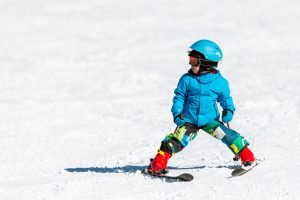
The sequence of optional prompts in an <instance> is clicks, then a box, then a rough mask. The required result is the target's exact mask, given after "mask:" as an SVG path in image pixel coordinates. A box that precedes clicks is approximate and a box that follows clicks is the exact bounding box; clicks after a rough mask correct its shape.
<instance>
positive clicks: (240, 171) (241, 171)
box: [230, 161, 259, 178]
mask: <svg viewBox="0 0 300 200" xmlns="http://www.w3.org/2000/svg"><path fill="white" fill-rule="evenodd" d="M258 164H259V162H258V161H257V162H256V163H255V164H254V165H253V166H251V167H248V168H247V167H243V166H241V168H238V169H234V170H233V171H232V172H231V177H230V178H233V177H237V176H242V175H243V174H246V173H247V172H249V171H250V170H252V169H253V168H254V167H256V166H257V165H258Z"/></svg>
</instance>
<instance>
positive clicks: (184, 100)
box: [148, 40, 256, 174]
mask: <svg viewBox="0 0 300 200" xmlns="http://www.w3.org/2000/svg"><path fill="white" fill-rule="evenodd" d="M190 48H191V51H189V52H188V55H189V64H190V65H191V69H190V70H189V71H188V73H186V74H184V75H183V76H182V77H181V78H180V80H179V82H178V85H177V88H176V89H175V92H174V93H175V96H174V98H173V106H172V110H171V111H172V114H173V118H174V122H175V124H176V125H177V129H176V130H175V132H174V133H171V134H169V135H167V136H166V137H165V139H164V140H163V141H162V142H161V146H160V149H159V150H158V153H157V155H156V156H155V158H154V159H151V163H150V165H149V168H148V170H149V172H150V173H156V174H165V173H167V163H168V160H169V159H170V158H171V156H173V155H174V154H176V153H178V152H180V151H181V150H182V149H184V148H185V147H186V146H187V145H188V143H189V142H190V141H192V140H193V139H194V138H195V137H196V135H197V132H198V131H199V130H200V129H202V130H204V131H205V132H207V133H208V134H210V135H211V136H213V137H215V138H217V139H219V140H221V141H222V142H223V143H224V144H226V145H227V147H228V148H229V149H230V150H231V151H232V152H233V153H234V154H235V158H236V159H241V162H242V164H243V165H244V166H251V165H252V164H255V162H256V159H255V157H254V155H253V153H252V152H251V150H250V149H249V148H248V145H249V143H248V142H247V141H246V140H245V139H244V138H243V137H242V136H241V135H240V134H239V133H237V132H235V131H234V130H232V129H230V128H228V127H226V126H225V125H224V124H223V123H222V122H220V121H219V118H220V113H219V110H218V107H217V102H218V103H219V104H220V106H221V107H222V109H223V112H222V117H221V118H222V121H223V122H224V123H228V122H230V121H231V120H232V118H233V114H234V111H235V107H234V104H233V101H232V98H231V96H230V90H229V85H228V81H227V80H226V79H225V78H224V77H223V76H222V75H221V73H220V72H219V71H218V70H216V68H217V66H218V62H219V61H220V60H221V59H222V57H223V54H222V51H221V49H220V47H219V46H218V45H217V44H216V43H214V42H212V41H210V40H199V41H197V42H195V43H194V44H193V45H192V46H191V47H190Z"/></svg>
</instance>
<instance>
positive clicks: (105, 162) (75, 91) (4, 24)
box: [0, 0, 300, 200]
mask: <svg viewBox="0 0 300 200" xmlns="http://www.w3.org/2000/svg"><path fill="white" fill-rule="evenodd" d="M299 7H300V2H299V0H284V1H283V0H264V1H263V0H243V1H240V0H224V1H217V0H197V1H196V0H152V1H146V0H131V1H122V0H110V1H104V0H103V1H99V0H84V1H83V0H82V1H80V0H43V1H42V0H26V1H21V0H1V1H0V199H1V200H49V199H51V200H52V199H53V200H54V199H55V200H60V199H61V200H68V199H69V200H77V199H78V200H102V199H103V200H108V199H122V200H124V199H149V200H150V199H151V200H152V199H155V200H159V199H162V200H165V199H185V200H192V199H195V200H199V199H203V200H204V199H205V200H206V199H216V200H225V199H243V200H248V199H256V200H257V199H265V200H274V199H280V200H287V199H289V200H296V199H299V198H300V197H299V195H300V192H299V188H300V180H299V179H300V172H299V167H300V159H299V158H300V156H299V155H300V153H299V151H300V128H299V122H300V113H299V112H300V86H299V85H300V66H299V65H300V64H299V63H300V62H299V59H300V56H299V54H300V36H299V35H300V27H299V19H300V11H299ZM203 38H205V39H211V40H214V41H216V42H217V43H218V44H219V45H220V46H221V48H222V49H223V52H224V59H223V61H222V64H221V65H220V66H219V70H221V73H222V74H223V75H224V76H225V77H226V78H227V79H228V80H229V82H230V85H231V91H232V96H233V98H234V102H235V105H236V107H237V110H236V112H235V116H234V120H233V121H232V122H231V123H230V126H231V127H232V128H233V129H235V130H236V131H238V132H240V133H241V134H242V135H243V136H244V137H245V138H246V139H248V140H249V142H250V143H251V146H250V147H251V148H252V149H253V151H254V153H255V155H256V157H258V158H259V159H262V160H264V161H263V162H262V163H261V164H260V165H259V166H258V167H257V168H255V170H253V171H251V172H249V173H247V174H245V175H244V176H241V177H238V178H234V179H229V178H227V177H228V176H229V175H230V173H231V170H232V168H233V167H234V166H235V165H237V164H238V163H235V162H234V161H232V157H233V155H232V153H231V152H230V151H229V150H228V149H227V147H226V146H225V145H224V144H223V143H221V142H220V141H218V140H216V139H214V138H213V137H211V136H209V135H208V134H205V133H203V134H200V135H198V137H197V138H196V139H195V140H194V141H193V142H192V143H190V144H189V146H188V147H187V148H186V149H184V150H183V151H182V152H180V153H178V154H176V155H175V156H174V157H173V158H172V159H171V160H170V162H169V166H170V169H171V172H170V174H180V173H184V172H188V173H192V174H193V175H194V180H193V181H192V182H188V183H166V182H164V181H161V180H157V179H155V180H153V179H151V178H148V177H144V176H143V175H141V173H140V171H141V169H143V168H145V167H147V165H148V164H149V158H151V157H153V156H155V154H156V151H157V149H158V148H159V146H160V142H161V140H162V139H163V138H164V137H165V135H166V134H168V133H170V132H172V131H173V130H174V128H175V125H174V124H173V121H172V115H171V112H170V108H171V105H172V104H171V103H172V97H173V91H174V89H175V87H176V84H177V81H178V79H179V78H180V76H181V75H182V74H183V73H185V72H186V71H187V70H188V69H189V65H188V57H187V51H188V50H189V46H190V45H191V44H192V43H193V42H195V41H196V40H198V39H203Z"/></svg>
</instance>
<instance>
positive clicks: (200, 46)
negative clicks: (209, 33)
mask: <svg viewBox="0 0 300 200" xmlns="http://www.w3.org/2000/svg"><path fill="white" fill-rule="evenodd" d="M190 48H191V49H192V50H194V51H197V52H200V53H202V54H203V55H204V57H205V58H204V59H207V60H210V61H213V62H219V61H220V60H221V59H222V58H223V53H222V50H221V48H220V47H219V46H218V45H217V44H216V43H214V42H213V41H210V40H198V41H197V42H195V43H194V44H192V46H191V47H190Z"/></svg>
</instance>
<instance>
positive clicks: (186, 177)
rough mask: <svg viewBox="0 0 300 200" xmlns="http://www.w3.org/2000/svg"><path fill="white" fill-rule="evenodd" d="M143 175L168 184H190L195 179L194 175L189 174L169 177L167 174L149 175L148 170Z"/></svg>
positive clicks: (143, 171)
mask: <svg viewBox="0 0 300 200" xmlns="http://www.w3.org/2000/svg"><path fill="white" fill-rule="evenodd" d="M142 174H144V175H146V176H149V177H152V178H159V179H162V180H164V181H166V182H188V181H192V180H193V179H194V177H193V175H192V174H188V173H183V174H180V175H178V176H168V175H165V174H152V173H149V172H148V170H147V169H143V170H142Z"/></svg>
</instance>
